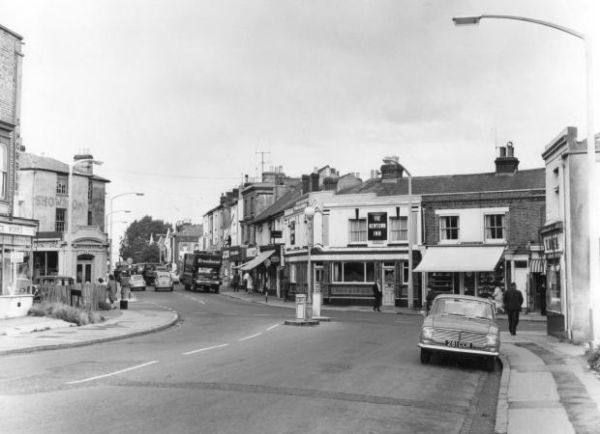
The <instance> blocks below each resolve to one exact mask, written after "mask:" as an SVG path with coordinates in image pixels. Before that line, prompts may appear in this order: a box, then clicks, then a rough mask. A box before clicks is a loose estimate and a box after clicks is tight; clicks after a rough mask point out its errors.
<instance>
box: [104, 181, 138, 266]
mask: <svg viewBox="0 0 600 434" xmlns="http://www.w3.org/2000/svg"><path fill="white" fill-rule="evenodd" d="M127 195H135V196H143V195H144V193H140V192H135V191H131V192H127V193H120V194H116V195H114V196H113V197H111V198H110V212H108V213H107V214H106V216H107V217H108V216H109V215H110V216H111V218H110V231H109V244H108V250H109V254H108V260H109V262H110V263H111V264H112V252H113V250H112V243H113V219H112V214H113V212H114V211H113V210H114V208H113V202H114V200H115V199H116V198H118V197H121V196H127ZM128 212H129V211H128ZM105 226H106V224H105Z"/></svg>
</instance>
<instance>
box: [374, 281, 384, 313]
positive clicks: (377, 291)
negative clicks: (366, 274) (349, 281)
mask: <svg viewBox="0 0 600 434" xmlns="http://www.w3.org/2000/svg"><path fill="white" fill-rule="evenodd" d="M381 295H382V294H381V288H380V287H379V282H375V283H374V284H373V310H376V311H377V312H381Z"/></svg>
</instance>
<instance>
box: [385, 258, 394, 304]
mask: <svg viewBox="0 0 600 434" xmlns="http://www.w3.org/2000/svg"><path fill="white" fill-rule="evenodd" d="M395 289H396V269H395V268H387V267H386V268H384V269H383V299H382V304H383V306H394V298H395V297H394V291H395Z"/></svg>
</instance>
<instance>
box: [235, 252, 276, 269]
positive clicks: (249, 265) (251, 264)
mask: <svg viewBox="0 0 600 434" xmlns="http://www.w3.org/2000/svg"><path fill="white" fill-rule="evenodd" d="M273 253H275V250H267V251H265V252H260V253H259V254H258V256H256V257H255V258H252V259H251V260H249V261H248V262H246V263H245V264H242V265H240V266H239V269H240V270H242V271H248V270H252V269H253V268H256V267H258V266H259V265H260V264H262V263H263V262H265V260H266V259H267V258H268V257H270V256H271V255H272V254H273Z"/></svg>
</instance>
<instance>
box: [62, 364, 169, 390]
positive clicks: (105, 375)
mask: <svg viewBox="0 0 600 434" xmlns="http://www.w3.org/2000/svg"><path fill="white" fill-rule="evenodd" d="M155 363H158V361H157V360H153V361H152V362H147V363H142V364H141V365H137V366H132V367H131V368H125V369H121V370H120V371H115V372H111V373H110V374H104V375H97V376H96V377H90V378H84V379H83V380H76V381H69V382H67V383H65V384H78V383H85V382H86V381H94V380H98V379H100V378H105V377H110V376H112V375H118V374H122V373H123V372H127V371H133V370H134V369H139V368H143V367H144V366H150V365H153V364H155Z"/></svg>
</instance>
